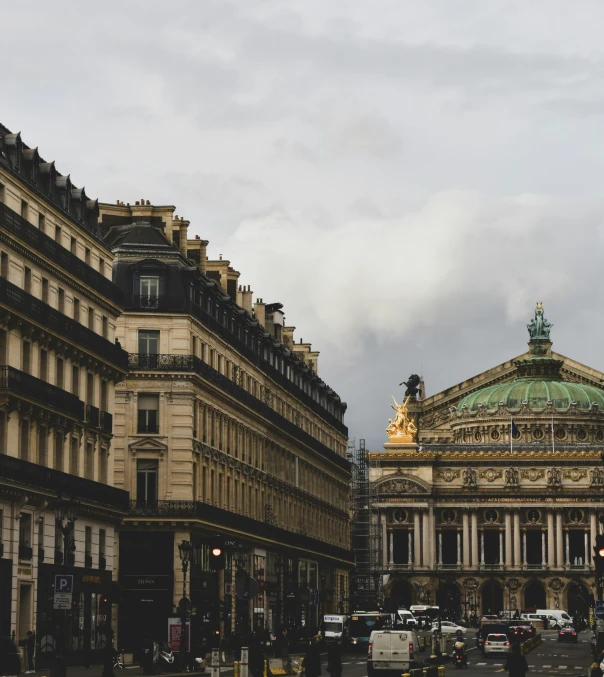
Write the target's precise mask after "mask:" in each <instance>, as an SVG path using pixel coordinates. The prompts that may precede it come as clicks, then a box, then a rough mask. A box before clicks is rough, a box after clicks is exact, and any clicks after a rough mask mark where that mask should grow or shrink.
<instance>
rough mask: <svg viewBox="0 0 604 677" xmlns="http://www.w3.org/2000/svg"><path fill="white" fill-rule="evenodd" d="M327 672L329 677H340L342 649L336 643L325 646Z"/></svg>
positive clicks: (338, 643)
mask: <svg viewBox="0 0 604 677" xmlns="http://www.w3.org/2000/svg"><path fill="white" fill-rule="evenodd" d="M327 672H329V674H330V675H331V677H342V647H341V646H340V642H338V641H335V642H330V643H329V644H328V645H327Z"/></svg>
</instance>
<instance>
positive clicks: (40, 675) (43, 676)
mask: <svg viewBox="0 0 604 677" xmlns="http://www.w3.org/2000/svg"><path fill="white" fill-rule="evenodd" d="M227 672H233V666H232V665H223V666H221V667H220V674H221V675H222V674H225V673H227ZM102 673H103V666H102V665H92V666H91V667H89V668H83V667H81V666H75V667H68V668H67V677H101V674H102ZM113 674H114V675H115V677H131V676H136V677H138V675H142V674H143V670H142V668H141V667H140V666H139V665H127V666H126V667H125V668H124V669H120V670H118V669H114V671H113ZM21 675H25V673H23V672H22V673H21ZM159 675H160V677H170V676H172V675H179V677H185V676H186V675H189V677H210V668H207V669H206V670H205V672H201V671H199V670H196V671H195V672H188V673H187V672H180V671H178V670H175V671H174V672H161V673H159ZM33 677H52V668H47V669H46V670H36V672H35V674H34V676H33Z"/></svg>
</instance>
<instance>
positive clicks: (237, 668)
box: [233, 661, 241, 677]
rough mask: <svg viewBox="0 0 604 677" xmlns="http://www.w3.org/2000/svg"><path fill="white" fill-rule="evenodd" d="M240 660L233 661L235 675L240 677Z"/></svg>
mask: <svg viewBox="0 0 604 677" xmlns="http://www.w3.org/2000/svg"><path fill="white" fill-rule="evenodd" d="M240 675H241V673H240V672H239V661H233V677H240Z"/></svg>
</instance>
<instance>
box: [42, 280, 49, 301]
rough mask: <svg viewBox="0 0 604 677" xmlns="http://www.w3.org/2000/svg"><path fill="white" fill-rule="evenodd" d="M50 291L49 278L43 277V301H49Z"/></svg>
mask: <svg viewBox="0 0 604 677" xmlns="http://www.w3.org/2000/svg"><path fill="white" fill-rule="evenodd" d="M49 295H50V291H49V286H48V280H47V279H46V278H45V277H43V278H42V301H44V303H48V299H49Z"/></svg>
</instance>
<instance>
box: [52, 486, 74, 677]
mask: <svg viewBox="0 0 604 677" xmlns="http://www.w3.org/2000/svg"><path fill="white" fill-rule="evenodd" d="M77 517H78V506H77V504H76V503H75V502H73V501H68V500H64V499H62V498H61V497H58V498H57V502H56V503H55V529H58V530H59V531H60V532H61V534H62V536H63V558H62V559H63V571H65V572H66V571H67V566H68V565H69V552H70V551H72V552H73V551H75V541H73V540H72V539H71V534H72V533H73V525H74V522H75V521H76V519H77ZM62 616H63V627H62V628H61V627H59V623H58V622H57V623H56V630H57V632H55V634H56V637H55V677H65V674H66V668H65V646H66V643H65V639H66V638H65V634H66V632H67V612H66V611H64V612H63V614H62Z"/></svg>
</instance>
